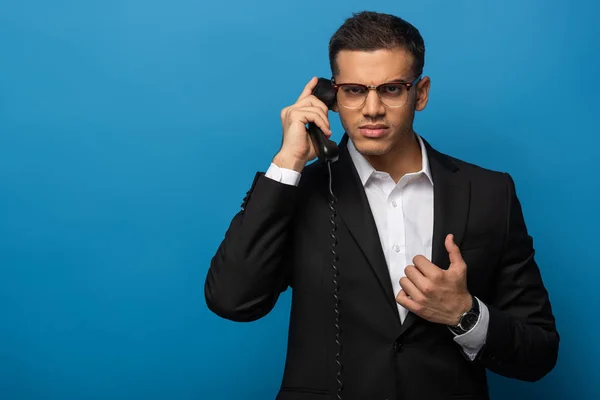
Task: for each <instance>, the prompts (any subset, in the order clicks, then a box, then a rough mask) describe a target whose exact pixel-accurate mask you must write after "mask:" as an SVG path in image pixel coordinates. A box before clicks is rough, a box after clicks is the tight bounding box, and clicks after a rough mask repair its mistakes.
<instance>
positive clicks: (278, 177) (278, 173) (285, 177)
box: [265, 163, 300, 186]
mask: <svg viewBox="0 0 600 400" xmlns="http://www.w3.org/2000/svg"><path fill="white" fill-rule="evenodd" d="M265 176H266V177H267V178H270V179H273V180H274V181H277V182H281V183H284V184H286V185H291V186H298V182H300V173H299V172H298V171H294V170H293V169H287V168H279V167H278V166H277V165H275V164H274V163H271V166H270V167H269V169H268V170H267V172H266V173H265Z"/></svg>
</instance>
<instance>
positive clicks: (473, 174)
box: [432, 149, 511, 185]
mask: <svg viewBox="0 0 600 400" xmlns="http://www.w3.org/2000/svg"><path fill="white" fill-rule="evenodd" d="M432 151H433V152H434V153H437V156H438V157H439V158H441V159H442V160H445V162H446V163H447V164H448V165H450V166H453V167H454V168H456V172H457V173H459V174H461V175H463V176H464V177H466V178H468V179H470V180H474V181H484V182H487V183H488V184H494V183H495V184H500V185H506V182H507V180H510V179H511V178H510V174H509V173H508V172H507V171H502V170H499V169H494V168H491V167H487V166H483V165H482V164H478V163H475V162H473V161H468V160H466V159H464V158H459V157H456V156H453V155H450V154H447V153H444V152H441V151H439V150H435V149H432Z"/></svg>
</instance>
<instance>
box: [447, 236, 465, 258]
mask: <svg viewBox="0 0 600 400" xmlns="http://www.w3.org/2000/svg"><path fill="white" fill-rule="evenodd" d="M445 244H446V251H448V256H449V257H450V265H452V264H454V265H456V264H460V263H462V262H463V258H462V254H460V249H459V248H458V246H457V245H456V243H454V235H453V234H449V235H448V236H446V243H445Z"/></svg>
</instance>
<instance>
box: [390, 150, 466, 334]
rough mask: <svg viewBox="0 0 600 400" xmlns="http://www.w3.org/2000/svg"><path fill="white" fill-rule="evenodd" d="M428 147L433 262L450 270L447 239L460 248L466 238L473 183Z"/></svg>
mask: <svg viewBox="0 0 600 400" xmlns="http://www.w3.org/2000/svg"><path fill="white" fill-rule="evenodd" d="M423 141H424V143H425V146H426V148H427V154H428V158H429V163H430V168H431V175H432V178H433V182H434V186H433V187H434V189H433V197H434V200H433V208H434V209H433V221H434V222H433V238H432V240H433V241H432V251H431V262H432V263H434V264H435V265H437V266H438V267H440V268H442V269H448V267H449V265H450V260H449V257H448V252H447V251H446V246H445V240H446V236H447V235H448V234H450V233H452V234H454V240H455V242H456V244H457V245H458V246H459V247H460V245H461V243H462V239H463V236H464V232H465V228H466V222H467V217H468V212H469V201H470V197H471V196H470V187H471V186H470V181H469V180H468V179H466V178H465V177H464V174H459V173H458V167H457V166H456V165H455V164H454V163H453V162H452V161H451V159H450V158H449V157H448V156H446V155H443V154H441V153H439V152H438V151H436V150H435V149H433V148H432V147H431V146H430V145H429V143H427V142H426V141H425V140H423ZM418 319H420V317H418V316H417V315H416V314H414V313H412V312H409V313H408V314H407V316H406V318H405V320H404V323H403V324H402V330H401V333H404V332H405V331H406V330H407V329H408V328H410V327H411V326H412V325H413V324H414V323H415V321H416V320H418Z"/></svg>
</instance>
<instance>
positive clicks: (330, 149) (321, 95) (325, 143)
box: [308, 78, 339, 162]
mask: <svg viewBox="0 0 600 400" xmlns="http://www.w3.org/2000/svg"><path fill="white" fill-rule="evenodd" d="M312 93H313V95H314V96H315V97H316V98H318V99H319V100H321V101H322V102H323V103H325V105H326V106H327V108H328V109H330V110H331V109H332V107H333V105H334V104H335V101H336V98H335V95H336V94H335V90H334V89H333V85H332V83H331V80H330V79H326V78H319V81H318V82H317V86H315V88H314V89H313V92H312ZM308 133H309V135H310V138H311V140H312V143H313V146H314V147H315V149H316V151H317V157H318V159H319V161H323V162H329V161H331V162H335V161H337V159H338V156H339V150H338V147H337V144H336V143H335V142H333V141H331V140H329V139H327V137H326V136H325V134H324V133H323V131H322V130H321V129H320V128H319V127H318V126H317V125H316V124H315V123H314V122H310V123H309V124H308Z"/></svg>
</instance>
